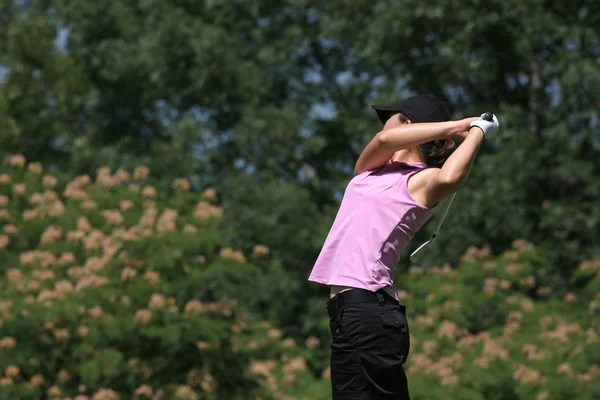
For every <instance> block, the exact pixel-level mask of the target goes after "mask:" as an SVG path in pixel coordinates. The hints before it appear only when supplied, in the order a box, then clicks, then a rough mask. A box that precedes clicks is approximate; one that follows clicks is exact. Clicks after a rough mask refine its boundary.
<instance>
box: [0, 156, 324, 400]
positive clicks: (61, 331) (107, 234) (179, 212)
mask: <svg viewBox="0 0 600 400" xmlns="http://www.w3.org/2000/svg"><path fill="white" fill-rule="evenodd" d="M148 176H149V170H148V168H147V167H143V166H142V167H138V168H136V169H135V170H134V171H133V172H132V173H130V172H127V171H124V170H118V171H114V172H113V171H111V170H110V169H108V168H100V169H99V170H98V171H97V175H96V176H95V177H90V176H87V175H84V176H79V177H76V178H74V179H70V180H65V179H64V178H63V177H60V176H58V175H56V176H55V175H52V174H46V175H44V168H43V166H42V165H41V164H39V163H29V164H27V162H26V160H25V158H24V157H22V156H13V157H12V158H10V159H9V160H7V162H6V163H5V166H4V171H2V174H0V259H1V260H2V263H1V264H0V276H1V277H0V293H1V295H0V296H1V297H0V398H2V399H5V398H6V399H41V398H49V399H74V400H117V399H131V398H135V399H154V400H159V399H190V400H192V399H217V398H227V399H235V398H239V399H249V398H254V396H258V397H257V398H263V399H268V398H280V397H281V396H283V391H282V390H283V385H284V384H285V386H286V387H287V389H288V390H290V389H293V387H294V386H295V385H308V384H310V383H311V382H312V381H314V380H315V379H314V378H313V377H312V376H311V374H310V373H308V372H307V371H308V369H307V366H306V363H305V362H304V358H303V357H300V356H299V354H301V353H302V351H305V352H306V351H308V347H305V346H298V348H296V347H295V345H294V343H293V341H291V339H287V340H286V339H285V338H283V337H282V336H281V331H279V330H277V329H275V328H273V327H270V326H268V324H267V325H265V324H264V323H253V322H252V321H248V319H247V318H246V314H244V312H242V310H241V307H240V304H239V303H240V302H242V301H244V302H245V301H247V302H248V303H251V301H250V299H251V298H255V299H260V298H261V296H259V295H256V294H255V295H254V296H250V295H247V298H244V297H243V296H241V298H234V296H233V295H235V293H236V286H239V284H240V282H244V281H248V280H249V279H250V276H251V275H253V274H256V273H258V272H259V271H258V269H257V266H256V265H253V264H251V263H250V262H248V259H251V260H253V261H259V260H261V259H264V258H265V257H267V256H268V254H269V249H268V248H267V247H266V246H264V245H260V244H258V245H256V246H255V248H254V252H253V254H250V255H248V256H246V255H244V254H242V253H241V252H239V251H236V250H233V249H230V248H222V246H221V244H220V243H219V240H220V233H219V230H218V228H217V224H216V222H217V221H218V219H219V217H220V216H221V214H222V211H221V208H220V207H219V206H218V205H217V204H216V201H217V194H216V192H215V191H214V190H212V189H208V190H205V191H204V192H203V193H202V194H201V195H200V196H198V194H195V193H191V192H189V190H190V184H189V182H188V180H187V179H185V178H180V179H176V180H175V181H174V182H173V183H172V186H171V189H172V190H171V192H169V193H158V192H157V190H156V189H155V188H154V187H153V186H152V185H151V183H150V182H149V181H148ZM310 346H313V347H314V342H311V344H310ZM265 349H267V350H268V353H266V354H263V353H264V350H265ZM284 351H285V353H286V357H288V358H286V357H283V359H277V360H271V361H269V370H268V371H267V370H265V369H264V368H263V369H261V368H260V365H261V364H260V363H261V361H259V360H251V357H263V356H269V357H274V356H275V357H278V358H279V356H280V355H282V354H283V352H284ZM296 353H297V354H296ZM271 372H272V373H273V374H280V376H279V375H278V378H277V380H276V379H275V375H272V374H271ZM280 386H281V388H280ZM269 396H271V397H269Z"/></svg>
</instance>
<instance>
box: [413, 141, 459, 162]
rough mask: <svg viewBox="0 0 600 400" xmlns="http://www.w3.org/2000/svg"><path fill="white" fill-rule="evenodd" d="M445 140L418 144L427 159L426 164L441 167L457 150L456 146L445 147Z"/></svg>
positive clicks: (420, 151)
mask: <svg viewBox="0 0 600 400" xmlns="http://www.w3.org/2000/svg"><path fill="white" fill-rule="evenodd" d="M445 142H446V141H445V140H434V141H431V142H427V143H423V144H421V145H419V146H417V150H418V151H419V154H421V155H422V156H423V158H424V159H425V164H427V165H429V166H430V167H436V168H441V167H442V166H443V165H444V163H445V162H446V160H447V159H448V157H450V156H451V155H452V153H454V150H456V148H455V147H454V148H449V149H444V147H445V144H446V143H445Z"/></svg>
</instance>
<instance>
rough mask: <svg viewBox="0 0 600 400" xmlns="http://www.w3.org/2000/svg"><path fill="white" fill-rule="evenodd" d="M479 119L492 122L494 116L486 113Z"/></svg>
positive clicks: (489, 112)
mask: <svg viewBox="0 0 600 400" xmlns="http://www.w3.org/2000/svg"><path fill="white" fill-rule="evenodd" d="M481 118H483V119H485V120H486V121H490V122H493V121H494V114H493V113H492V112H491V111H488V112H486V113H484V114H483V116H482V117H481Z"/></svg>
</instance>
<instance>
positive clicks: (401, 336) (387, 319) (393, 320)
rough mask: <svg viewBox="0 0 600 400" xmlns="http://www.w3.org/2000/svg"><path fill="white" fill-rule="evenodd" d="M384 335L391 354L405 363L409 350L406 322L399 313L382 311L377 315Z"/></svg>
mask: <svg viewBox="0 0 600 400" xmlns="http://www.w3.org/2000/svg"><path fill="white" fill-rule="evenodd" d="M379 318H380V319H381V325H382V328H383V330H384V334H385V335H386V337H387V338H388V339H389V341H390V345H391V346H392V349H393V352H394V353H395V354H397V355H398V356H399V357H402V364H404V363H405V362H406V359H407V358H408V353H409V350H410V335H409V331H408V320H407V319H406V316H405V315H404V314H402V313H401V312H400V311H384V312H381V313H379Z"/></svg>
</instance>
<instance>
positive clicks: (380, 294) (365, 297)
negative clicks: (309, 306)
mask: <svg viewBox="0 0 600 400" xmlns="http://www.w3.org/2000/svg"><path fill="white" fill-rule="evenodd" d="M356 303H379V304H386V303H388V304H390V303H391V304H394V305H397V306H399V307H400V309H401V311H402V314H406V307H404V306H403V305H401V304H400V303H399V302H398V300H396V299H395V298H393V297H392V296H390V295H389V294H388V293H387V292H386V291H385V290H383V289H379V290H378V291H376V292H371V291H370V290H366V289H360V288H354V289H350V290H345V291H343V292H339V293H337V294H336V295H335V296H333V297H332V298H330V299H329V300H328V301H327V305H326V307H327V312H328V314H329V318H332V317H333V316H334V315H335V314H336V313H337V310H339V309H341V308H343V307H345V306H347V305H348V304H356Z"/></svg>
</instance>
